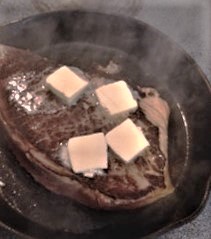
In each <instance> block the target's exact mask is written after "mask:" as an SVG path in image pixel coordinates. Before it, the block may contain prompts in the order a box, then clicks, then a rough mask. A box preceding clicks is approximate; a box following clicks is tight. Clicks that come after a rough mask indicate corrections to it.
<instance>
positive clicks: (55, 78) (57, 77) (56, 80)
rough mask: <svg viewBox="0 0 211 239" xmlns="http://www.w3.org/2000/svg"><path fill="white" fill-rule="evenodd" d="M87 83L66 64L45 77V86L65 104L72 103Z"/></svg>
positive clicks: (82, 91)
mask: <svg viewBox="0 0 211 239" xmlns="http://www.w3.org/2000/svg"><path fill="white" fill-rule="evenodd" d="M88 84H89V83H88V82H87V81H85V80H83V79H82V78H81V77H79V76H78V75H77V74H75V73H74V72H73V71H72V70H70V68H69V67H67V66H62V67H61V68H59V69H58V70H56V71H54V72H53V73H52V74H50V75H49V76H48V77H47V78H46V85H47V87H48V88H49V89H50V90H51V91H52V92H53V93H54V94H55V95H56V96H58V97H59V98H60V99H61V100H62V101H63V102H64V103H66V104H67V105H71V104H74V103H75V102H76V101H77V100H78V99H79V97H80V96H81V95H82V94H83V93H84V91H85V89H86V88H87V86H88Z"/></svg>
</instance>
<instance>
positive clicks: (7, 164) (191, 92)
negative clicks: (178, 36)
mask: <svg viewBox="0 0 211 239" xmlns="http://www.w3.org/2000/svg"><path fill="white" fill-rule="evenodd" d="M0 43H3V44H7V45H11V46H15V47H19V48H25V49H30V50H32V51H34V52H37V53H39V54H41V55H43V56H47V57H49V58H51V59H53V60H55V61H57V62H59V63H62V64H67V65H74V66H77V67H81V68H82V69H84V70H86V69H88V68H89V67H92V66H93V65H94V64H101V65H107V64H108V62H109V61H110V60H113V61H114V62H116V63H117V64H119V65H121V67H122V69H123V71H124V75H125V77H126V78H129V79H130V80H131V84H132V85H134V86H135V85H138V84H139V85H142V86H152V87H156V88H157V89H158V90H159V91H160V92H161V94H162V96H163V97H164V98H166V99H167V100H168V101H169V104H170V106H171V111H172V113H171V118H170V126H169V161H170V172H171V176H172V181H173V183H174V185H175V187H176V190H175V193H174V194H172V195H170V196H168V197H166V198H164V199H162V200H160V201H158V202H156V203H153V204H151V205H149V206H146V207H144V208H141V209H138V210H131V211H117V212H106V211H97V210H93V209H89V208H86V207H84V206H81V205H78V204H76V203H73V202H72V201H71V200H69V199H67V198H64V197H61V196H58V195H55V194H53V193H51V192H49V191H47V190H45V189H44V188H43V187H42V186H40V185H39V184H37V183H36V182H34V180H33V179H32V177H31V176H30V175H29V174H28V173H27V172H26V171H25V170H24V169H23V168H21V167H20V166H19V164H18V163H17V162H16V160H15V156H14V155H13V154H12V152H10V151H9V150H8V149H7V146H6V145H5V144H4V139H3V138H2V137H1V141H0V143H1V144H0V146H1V148H0V149H1V150H0V179H1V180H2V181H3V182H5V184H6V186H5V187H4V188H3V189H2V190H1V191H2V193H1V197H0V221H1V222H2V223H3V224H4V225H6V226H7V227H8V228H10V229H11V230H13V231H14V232H19V233H21V234H22V235H26V236H31V237H32V238H40V239H41V238H43V239H46V238H51V239H53V238H55V239H58V238H60V239H64V238H69V239H70V238H71V239H74V238H75V239H79V238H80V239H89V238H90V239H91V238H92V239H94V238H97V239H105V238H115V239H117V238H122V239H135V238H142V237H148V236H155V235H157V234H159V233H163V232H164V231H167V230H169V229H171V228H173V227H175V226H178V225H180V224H182V223H184V222H187V221H188V220H191V219H192V218H193V217H194V216H195V215H196V214H197V213H198V212H199V211H200V209H201V208H202V207H203V205H204V204H205V202H206V199H207V196H208V192H209V182H210V172H211V147H210V146H211V142H210V132H211V124H210V122H211V117H210V116H211V97H210V92H211V88H210V85H209V84H208V81H207V79H206V77H205V76H204V74H203V73H202V72H201V70H200V69H199V67H198V66H197V64H196V63H195V61H194V60H193V59H192V58H191V57H190V56H189V55H187V54H186V53H185V52H184V51H183V50H181V49H180V48H179V47H178V46H177V45H176V44H175V43H173V42H172V41H170V40H169V39H168V37H166V36H165V35H163V34H162V33H160V32H159V31H157V30H155V29H153V28H152V27H150V26H149V25H147V24H145V23H143V22H140V21H136V20H133V19H131V18H126V17H121V16H111V15H105V14H99V13H91V12H90V13H88V12H80V11H74V12H65V11H62V12H52V13H47V14H42V15H38V16H35V17H30V18H27V19H24V20H22V21H19V22H15V23H12V24H9V25H7V26H5V27H2V28H1V29H0Z"/></svg>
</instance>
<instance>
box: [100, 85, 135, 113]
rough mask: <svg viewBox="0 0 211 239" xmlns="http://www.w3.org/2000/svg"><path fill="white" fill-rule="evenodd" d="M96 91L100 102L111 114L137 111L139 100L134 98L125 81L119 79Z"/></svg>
mask: <svg viewBox="0 0 211 239" xmlns="http://www.w3.org/2000/svg"><path fill="white" fill-rule="evenodd" d="M95 92H96V95H97V97H98V99H99V101H100V104H101V105H102V106H103V107H104V108H106V109H107V110H108V111H109V113H110V114H111V115H115V114H120V113H127V112H131V111H135V110H136V109H137V107H138V104H137V101H136V100H135V99H134V98H133V95H132V93H131V91H130V89H129V87H128V85H127V83H126V82H125V81H117V82H115V83H111V84H107V85H104V86H101V87H99V88H97V89H96V91H95Z"/></svg>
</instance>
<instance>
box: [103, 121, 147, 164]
mask: <svg viewBox="0 0 211 239" xmlns="http://www.w3.org/2000/svg"><path fill="white" fill-rule="evenodd" d="M106 141H107V143H108V145H109V146H110V147H111V148H112V150H113V151H114V152H115V153H116V154H117V155H118V156H119V157H120V158H121V159H122V160H123V161H124V162H126V163H128V162H130V161H132V160H133V159H134V158H136V157H137V156H139V155H140V154H141V152H142V151H143V150H144V149H145V148H146V147H147V146H149V142H148V141H147V139H146V138H145V136H144V134H143V132H142V130H141V129H139V128H138V127H137V126H136V125H135V124H134V123H133V121H132V120H131V119H126V120H125V121H124V122H123V123H121V124H120V125H118V126H117V127H115V128H114V129H112V130H111V131H110V132H108V133H107V134H106Z"/></svg>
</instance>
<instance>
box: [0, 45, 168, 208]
mask: <svg viewBox="0 0 211 239" xmlns="http://www.w3.org/2000/svg"><path fill="white" fill-rule="evenodd" d="M58 67H59V65H57V64H55V63H54V62H51V61H50V60H48V59H46V58H42V57H40V56H38V55H36V54H33V53H31V52H29V51H25V50H20V49H16V48H12V47H8V46H3V45H1V46H0V94H1V99H0V121H1V131H2V132H3V133H4V135H5V136H6V139H7V142H8V145H9V147H11V149H12V150H13V152H14V153H15V155H16V159H17V160H18V161H19V162H20V164H21V165H22V166H23V167H24V168H25V169H26V171H27V172H29V173H30V174H31V175H32V176H33V177H34V179H35V180H36V181H37V182H39V183H40V184H42V185H43V186H45V187H46V188H47V189H49V190H51V191H53V192H55V193H57V194H61V195H64V196H67V197H70V198H71V199H73V200H75V201H77V202H80V203H82V204H84V205H86V206H89V207H92V208H100V209H109V210H111V209H132V208H137V207H140V206H143V205H146V204H149V203H151V202H153V201H155V200H157V199H159V198H161V197H164V196H166V195H168V194H169V193H171V192H172V191H173V186H172V184H171V181H170V177H169V173H168V160H167V127H168V115H169V109H168V105H167V103H166V102H165V101H164V100H162V99H161V98H160V97H159V94H158V93H157V91H156V90H154V89H150V88H139V95H138V100H139V105H140V107H139V108H138V109H137V110H136V112H134V113H130V114H129V117H130V118H131V119H132V120H133V122H135V124H136V125H137V126H140V127H142V129H143V132H144V134H145V136H146V138H147V140H148V141H149V142H150V147H149V148H147V149H146V150H145V151H144V153H143V154H142V155H141V156H139V157H138V158H137V159H136V160H135V161H134V162H132V163H129V164H125V163H124V162H122V161H121V160H119V158H118V156H117V155H115V153H113V152H112V151H111V150H109V151H108V161H109V167H108V169H106V170H105V171H104V172H103V173H100V174H97V175H96V176H95V177H93V178H88V177H84V176H83V175H82V174H75V173H74V172H73V171H72V169H71V165H70V163H69V160H68V156H67V151H66V143H67V141H68V139H69V138H70V137H74V136H79V135H84V134H91V133H94V132H103V133H107V132H108V131H109V130H111V129H112V128H114V127H115V126H117V125H118V124H119V123H121V122H122V121H123V120H124V119H126V118H127V117H128V115H122V116H119V117H113V118H111V117H110V118H109V117H108V116H107V115H106V114H105V113H104V111H103V110H102V109H101V108H100V107H99V105H98V104H96V101H97V98H96V96H95V95H94V94H93V88H95V87H98V86H99V85H101V84H104V83H106V82H104V81H106V80H105V79H99V78H97V77H92V76H90V75H87V74H86V73H83V72H81V71H80V70H78V69H77V68H72V69H73V70H75V71H76V72H77V73H78V74H80V75H81V76H82V77H85V78H87V79H88V80H90V81H91V82H92V87H93V88H90V89H89V90H88V91H87V92H86V94H85V95H84V96H83V97H82V98H81V99H80V100H79V101H78V102H77V104H75V105H73V106H66V105H64V104H63V103H62V102H60V101H59V100H58V99H57V98H56V97H54V95H52V93H50V92H49V91H48V90H47V89H46V87H45V78H46V76H47V75H49V74H50V73H52V72H53V71H54V70H55V69H57V68H58ZM153 102H154V103H153ZM156 107H157V108H156ZM150 109H152V110H150ZM166 112H167V113H166Z"/></svg>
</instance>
